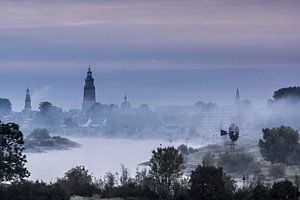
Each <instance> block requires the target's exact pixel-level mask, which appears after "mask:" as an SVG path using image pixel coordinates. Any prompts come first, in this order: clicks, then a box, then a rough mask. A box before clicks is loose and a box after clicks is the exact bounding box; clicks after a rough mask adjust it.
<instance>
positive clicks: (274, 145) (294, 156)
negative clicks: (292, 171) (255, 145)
mask: <svg viewBox="0 0 300 200" xmlns="http://www.w3.org/2000/svg"><path fill="white" fill-rule="evenodd" d="M259 147H260V152H261V154H262V156H263V157H264V158H265V160H267V161H271V162H272V163H284V164H289V165H293V164H299V163H300V157H299V154H300V144H299V133H298V131H296V130H294V129H292V128H290V127H285V126H281V127H279V128H272V129H269V128H266V129H263V140H260V141H259Z"/></svg>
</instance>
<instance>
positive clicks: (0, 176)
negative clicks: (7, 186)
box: [0, 122, 29, 182]
mask: <svg viewBox="0 0 300 200" xmlns="http://www.w3.org/2000/svg"><path fill="white" fill-rule="evenodd" d="M23 145H24V140H23V133H22V132H21V131H20V130H19V126H18V125H17V124H14V123H8V124H4V123H2V122H0V182H1V181H14V180H22V179H24V178H26V177H29V172H28V170H27V169H26V167H25V163H26V162H27V160H26V156H25V155H24V154H23V150H24V147H23Z"/></svg>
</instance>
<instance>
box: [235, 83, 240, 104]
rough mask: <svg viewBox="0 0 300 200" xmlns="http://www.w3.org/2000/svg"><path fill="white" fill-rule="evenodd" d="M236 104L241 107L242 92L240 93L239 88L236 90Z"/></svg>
mask: <svg viewBox="0 0 300 200" xmlns="http://www.w3.org/2000/svg"><path fill="white" fill-rule="evenodd" d="M235 104H236V105H237V106H238V105H241V97H240V91H239V87H237V89H236V95H235Z"/></svg>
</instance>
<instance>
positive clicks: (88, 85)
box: [82, 67, 96, 112]
mask: <svg viewBox="0 0 300 200" xmlns="http://www.w3.org/2000/svg"><path fill="white" fill-rule="evenodd" d="M95 103H96V91H95V85H94V78H93V74H92V70H91V68H90V67H89V69H88V72H87V77H86V79H85V85H84V92H83V103H82V110H83V111H84V112H86V111H89V110H90V109H91V108H92V107H93V105H94V104H95Z"/></svg>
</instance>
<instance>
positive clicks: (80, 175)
mask: <svg viewBox="0 0 300 200" xmlns="http://www.w3.org/2000/svg"><path fill="white" fill-rule="evenodd" d="M58 184H59V185H61V186H63V187H65V190H66V191H67V192H68V194H69V195H83V196H84V195H87V196H90V195H92V194H93V193H94V192H95V190H96V188H95V187H94V185H93V183H92V176H91V175H90V174H89V173H88V170H86V169H85V168H84V167H83V166H76V167H74V168H72V169H70V170H69V171H67V172H66V173H65V175H64V177H63V178H62V179H59V180H58Z"/></svg>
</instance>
